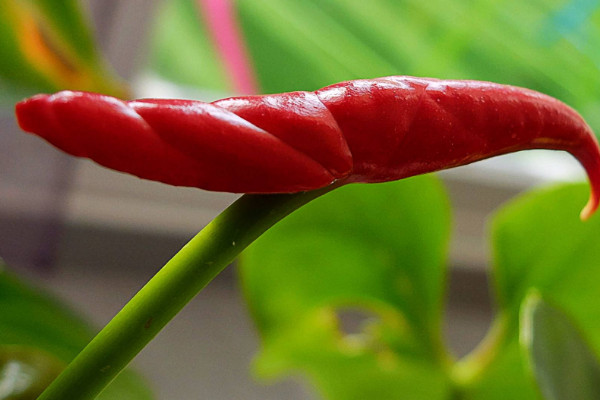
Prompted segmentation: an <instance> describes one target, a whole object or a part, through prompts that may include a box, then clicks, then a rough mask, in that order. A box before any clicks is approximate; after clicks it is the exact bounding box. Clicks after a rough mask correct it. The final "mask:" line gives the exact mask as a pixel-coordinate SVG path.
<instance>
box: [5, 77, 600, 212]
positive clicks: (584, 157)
mask: <svg viewBox="0 0 600 400" xmlns="http://www.w3.org/2000/svg"><path fill="white" fill-rule="evenodd" d="M17 117H18V120H19V123H20V125H21V127H22V128H23V129H24V130H25V131H28V132H32V133H35V134H37V135H39V136H41V137H42V138H44V139H46V140H47V141H49V142H50V143H52V144H53V145H55V146H57V147H58V148H60V149H62V150H64V151H66V152H68V153H70V154H72V155H75V156H79V157H87V158H90V159H92V160H95V161H96V162H98V163H99V164H102V165H104V166H106V167H109V168H112V169H116V170H118V171H123V172H127V173H130V174H134V175H137V176H139V177H141V178H146V179H151V180H156V181H161V182H165V183H169V184H172V185H181V186H192V187H199V188H202V189H207V190H217V191H227V192H237V193H287V192H290V193H291V192H299V191H307V190H313V189H318V188H321V187H325V186H327V185H330V184H333V183H334V182H335V183H338V184H342V183H351V182H384V181H390V180H397V179H401V178H405V177H409V176H413V175H417V174H423V173H428V172H433V171H438V170H441V169H445V168H451V167H455V166H459V165H463V164H468V163H471V162H474V161H478V160H481V159H485V158H488V157H492V156H496V155H500V154H505V153H509V152H515V151H519V150H527V149H534V148H539V149H554V150H565V151H568V152H570V153H571V154H572V155H573V156H574V157H576V158H577V159H578V160H579V161H580V162H581V164H582V165H583V167H584V168H585V169H586V171H587V173H588V176H589V179H590V182H591V186H592V193H591V197H590V201H589V203H588V205H587V206H586V208H585V209H584V211H583V212H582V217H583V218H587V217H589V216H590V215H591V214H592V213H593V212H594V210H595V209H596V208H597V207H598V202H599V198H598V193H600V151H599V149H598V143H597V141H596V138H595V136H594V134H593V132H592V130H591V129H590V127H589V126H588V125H587V124H586V123H585V121H584V120H583V119H582V118H581V117H580V116H579V114H577V112H576V111H574V110H573V109H571V108H570V107H568V106H567V105H565V104H564V103H561V102H560V101H558V100H556V99H554V98H552V97H549V96H546V95H543V94H541V93H538V92H535V91H532V90H528V89H523V88H517V87H513V86H505V85H499V84H495V83H489V82H478V81H455V80H450V81H444V80H437V79H429V78H414V77H406V76H392V77H385V78H378V79H370V80H357V81H349V82H342V83H339V84H335V85H332V86H328V87H325V88H322V89H319V90H317V91H315V92H291V93H282V94H274V95H264V96H246V97H234V98H229V99H224V100H219V101H216V102H213V103H204V102H200V101H191V100H157V99H144V100H134V101H122V100H119V99H116V98H113V97H108V96H103V95H99V94H93V93H82V92H69V91H67V92H60V93H57V94H54V95H39V96H35V97H32V98H30V99H28V100H25V101H23V102H21V103H19V104H18V105H17Z"/></svg>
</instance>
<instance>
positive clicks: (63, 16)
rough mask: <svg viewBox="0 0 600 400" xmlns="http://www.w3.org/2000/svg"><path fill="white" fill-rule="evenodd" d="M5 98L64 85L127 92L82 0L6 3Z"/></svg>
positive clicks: (1, 63)
mask: <svg viewBox="0 0 600 400" xmlns="http://www.w3.org/2000/svg"><path fill="white" fill-rule="evenodd" d="M0 35H1V36H2V40H1V41H0V88H1V89H2V93H1V95H0V100H2V102H7V101H14V100H15V98H17V97H18V96H22V95H23V93H26V94H32V93H35V92H39V91H56V90H59V89H73V90H88V91H97V92H103V93H107V94H113V95H116V96H124V95H125V92H126V90H125V88H124V86H123V85H122V84H121V83H120V82H119V81H118V80H117V79H116V78H115V77H114V76H113V74H112V72H111V71H109V69H108V68H107V66H106V65H105V62H104V60H103V59H102V57H101V56H100V54H99V53H98V51H97V50H96V47H95V43H94V41H93V38H92V34H91V30H90V28H89V26H88V23H87V21H86V19H85V18H84V16H83V13H82V11H81V9H80V4H79V1H77V0H65V1H59V2H56V1H50V0H4V1H2V2H0Z"/></svg>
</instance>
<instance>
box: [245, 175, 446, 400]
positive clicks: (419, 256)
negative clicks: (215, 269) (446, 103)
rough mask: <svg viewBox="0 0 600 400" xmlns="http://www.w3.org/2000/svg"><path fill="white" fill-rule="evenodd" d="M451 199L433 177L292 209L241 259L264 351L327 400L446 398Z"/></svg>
mask: <svg viewBox="0 0 600 400" xmlns="http://www.w3.org/2000/svg"><path fill="white" fill-rule="evenodd" d="M448 234H449V206H448V201H447V199H446V197H445V195H444V191H443V189H442V187H441V185H440V183H439V182H438V181H437V180H436V179H435V178H434V177H432V176H426V177H419V178H412V179H408V180H404V181H401V182H394V183H387V184H378V185H349V186H346V187H343V188H340V189H337V190H336V191H334V192H332V193H330V194H327V195H326V196H324V197H323V198H320V199H318V200H316V201H313V202H312V203H311V204H309V205H307V206H305V207H303V208H302V209H300V210H298V211H297V212H295V213H294V214H292V215H291V216H290V217H288V218H287V219H286V220H285V221H283V222H281V223H280V224H279V225H277V226H275V227H274V228H272V229H271V230H270V231H269V232H267V233H266V234H265V235H263V237H261V238H260V239H259V240H258V242H257V243H255V244H254V245H253V246H252V247H251V248H250V249H249V250H248V251H246V252H245V253H244V255H243V257H242V260H241V265H242V269H241V271H242V277H243V285H244V289H245V293H246V296H247V298H248V302H249V305H250V308H251V311H252V314H253V316H254V318H255V321H256V323H257V325H258V327H259V330H260V333H261V337H262V345H263V349H262V352H261V355H260V357H259V358H258V360H257V364H256V365H257V371H258V372H259V373H261V374H262V375H263V376H278V375H280V374H283V373H290V372H295V371H298V370H302V371H304V372H305V373H306V376H308V378H309V379H310V380H313V381H315V382H317V383H318V385H319V387H320V388H321V390H322V392H323V393H324V394H325V395H326V396H327V398H331V399H366V398H373V399H375V398H377V399H401V398H414V399H417V398H419V399H420V398H427V399H444V398H446V395H447V393H448V390H449V388H448V379H447V377H446V374H445V371H444V369H445V367H446V365H447V361H448V359H447V355H446V353H445V351H444V349H443V346H442V344H441V338H440V335H441V333H440V321H441V312H442V298H443V293H444V280H445V274H446V273H445V268H444V257H445V254H446V246H447V241H448Z"/></svg>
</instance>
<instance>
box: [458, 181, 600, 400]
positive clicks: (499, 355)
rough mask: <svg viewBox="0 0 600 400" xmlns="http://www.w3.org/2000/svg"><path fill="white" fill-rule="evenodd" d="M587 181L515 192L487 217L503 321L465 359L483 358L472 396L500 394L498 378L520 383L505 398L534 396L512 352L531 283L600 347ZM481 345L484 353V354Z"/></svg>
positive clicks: (599, 223)
mask: <svg viewBox="0 0 600 400" xmlns="http://www.w3.org/2000/svg"><path fill="white" fill-rule="evenodd" d="M588 193H589V189H588V187H587V185H563V186H558V187H554V188H549V189H545V190H538V191H534V192H531V193H528V194H526V195H524V196H521V197H520V198H519V199H516V200H515V201H513V202H511V203H509V204H507V205H506V206H505V207H504V208H503V209H501V210H500V211H499V212H497V213H496V215H495V216H494V218H493V220H492V242H493V250H494V262H495V264H494V270H493V278H494V279H493V285H494V290H495V295H496V298H497V302H498V308H499V310H498V315H499V317H498V320H499V321H501V324H500V325H501V327H500V329H499V330H498V333H496V334H495V335H491V336H492V341H493V342H494V345H493V346H492V347H490V348H488V349H485V348H483V350H482V353H481V354H478V355H477V352H476V353H475V354H476V355H475V357H474V359H473V360H471V361H470V365H469V367H470V368H477V366H476V362H474V361H477V358H478V357H480V359H481V358H482V357H483V358H485V357H487V360H486V361H485V363H486V364H487V365H486V367H485V369H484V370H482V371H479V372H480V375H479V376H478V377H477V378H476V379H474V380H473V381H472V382H470V383H469V389H468V390H469V391H470V392H471V393H473V395H476V397H473V398H474V399H475V398H476V399H482V400H483V399H486V400H490V399H494V400H495V399H502V398H505V397H504V396H505V393H503V392H502V390H501V387H502V385H499V384H498V382H503V386H505V387H507V388H519V389H518V390H516V391H515V393H514V394H513V395H511V398H513V399H534V398H535V396H536V395H535V392H536V391H535V388H534V386H533V383H532V382H531V380H530V379H529V378H528V374H527V370H526V367H525V364H524V362H523V360H522V359H520V357H519V355H518V341H517V338H518V329H519V310H520V306H521V304H522V302H523V301H524V299H525V296H526V295H527V293H528V292H529V291H530V290H531V288H535V289H537V290H538V291H539V292H540V293H541V294H542V295H543V296H544V297H547V298H550V299H552V300H553V301H555V302H557V303H558V304H560V306H561V307H563V308H564V309H565V310H566V311H567V312H568V313H569V314H571V315H573V316H574V318H575V320H576V321H577V323H578V324H579V325H580V326H581V327H582V329H584V331H585V332H586V333H589V334H590V339H591V341H592V345H593V346H594V348H596V349H597V348H599V346H600V298H598V296H597V295H596V292H597V288H596V282H598V279H600V262H599V261H598V260H600V241H599V240H598V238H599V237H600V218H599V217H598V216H597V215H596V216H594V217H593V218H591V219H590V220H589V221H586V222H582V221H581V220H580V219H579V218H578V215H579V211H580V210H581V208H582V207H583V205H584V204H585V201H586V198H587V195H588ZM486 352H487V354H486Z"/></svg>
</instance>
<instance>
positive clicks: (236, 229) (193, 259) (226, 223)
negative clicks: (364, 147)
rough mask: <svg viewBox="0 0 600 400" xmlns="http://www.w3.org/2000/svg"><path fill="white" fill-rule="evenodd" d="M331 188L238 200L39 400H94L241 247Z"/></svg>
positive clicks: (117, 316)
mask: <svg viewBox="0 0 600 400" xmlns="http://www.w3.org/2000/svg"><path fill="white" fill-rule="evenodd" d="M333 188H334V186H329V187H327V188H324V189H319V190H315V191H311V192H304V193H297V194H281V195H244V196H242V197H241V198H240V199H238V200H237V201H236V202H235V203H233V204H232V205H231V206H230V207H228V208H227V209H226V210H225V211H223V213H221V214H220V215H219V216H218V217H217V218H215V219H214V220H213V221H212V222H211V223H210V224H208V225H207V226H206V227H205V228H204V229H203V230H202V231H201V232H200V233H198V234H197V235H196V236H195V237H194V238H193V239H192V240H191V241H190V242H189V243H188V244H187V245H185V246H184V247H183V248H182V249H181V251H180V252H179V253H177V254H176V255H175V256H174V257H173V258H172V259H171V260H170V261H169V262H168V263H167V264H166V265H165V266H164V267H163V268H162V269H161V270H160V271H159V272H158V273H157V274H156V275H155V276H154V277H153V278H152V279H151V280H150V281H149V282H148V283H147V284H146V285H145V286H144V287H143V288H142V289H141V290H140V291H139V292H138V293H137V294H136V295H135V296H134V297H133V298H132V299H131V300H130V301H129V303H127V304H126V305H125V307H124V308H123V309H122V310H121V311H120V312H119V313H118V314H117V315H116V316H115V317H114V318H113V319H112V320H111V321H110V322H109V323H108V325H106V327H104V329H102V331H100V333H98V335H97V336H96V337H95V338H94V339H93V340H92V341H91V342H90V343H89V344H88V345H87V346H86V347H85V348H84V349H83V350H82V352H81V353H80V354H79V355H78V356H77V357H76V358H75V359H74V360H73V361H72V362H71V363H70V364H69V365H68V366H67V368H66V369H65V370H64V371H63V372H62V373H61V374H60V375H59V376H58V378H56V380H55V381H54V382H52V384H51V385H50V386H48V388H47V389H46V390H45V391H44V392H43V393H42V395H41V396H40V397H39V398H38V400H65V399H69V400H87V399H94V398H95V397H96V396H97V395H98V394H100V392H101V391H102V390H103V389H104V388H105V387H106V386H107V385H108V384H109V383H110V382H111V381H112V380H113V379H114V378H115V377H116V376H117V375H118V374H119V372H121V370H122V369H123V368H125V367H126V366H127V365H128V364H129V362H130V361H131V360H132V359H133V358H134V357H135V356H136V355H137V354H138V353H139V352H140V351H141V350H142V349H143V348H144V347H145V346H146V345H147V344H148V343H149V342H150V341H151V340H152V339H153V338H154V336H156V334H157V333H158V332H159V331H160V330H161V329H162V328H163V327H164V326H165V325H166V324H167V323H168V322H169V321H170V320H171V319H172V318H173V317H174V316H175V315H176V314H177V313H178V312H179V311H180V310H181V309H182V308H183V307H184V306H185V305H186V304H187V303H188V302H189V301H190V300H191V299H192V298H193V297H194V296H196V294H198V292H200V290H202V288H204V287H205V286H206V285H207V284H208V283H209V282H210V281H211V280H212V279H213V278H214V277H215V276H217V275H218V274H219V272H221V271H222V270H223V269H224V268H225V267H226V266H227V265H229V264H230V263H231V262H232V261H233V260H234V258H235V257H236V256H237V255H238V254H239V253H240V252H241V251H242V250H243V249H244V248H245V247H247V246H248V245H249V244H250V243H252V242H253V241H254V240H255V239H256V238H258V237H259V236H260V235H261V234H262V233H263V232H265V231H266V230H267V229H269V228H270V227H271V226H272V225H274V224H275V223H277V222H278V221H279V220H281V219H282V218H284V217H285V216H287V215H288V214H290V213H291V212H292V211H294V210H296V209H297V208H299V207H301V206H302V205H304V204H306V203H308V202H309V201H311V200H313V199H314V198H316V197H318V196H320V195H322V194H324V193H326V192H328V191H330V190H331V189H333Z"/></svg>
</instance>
